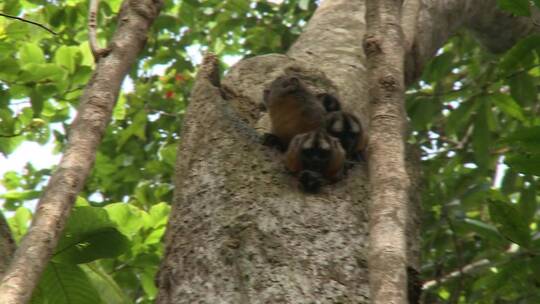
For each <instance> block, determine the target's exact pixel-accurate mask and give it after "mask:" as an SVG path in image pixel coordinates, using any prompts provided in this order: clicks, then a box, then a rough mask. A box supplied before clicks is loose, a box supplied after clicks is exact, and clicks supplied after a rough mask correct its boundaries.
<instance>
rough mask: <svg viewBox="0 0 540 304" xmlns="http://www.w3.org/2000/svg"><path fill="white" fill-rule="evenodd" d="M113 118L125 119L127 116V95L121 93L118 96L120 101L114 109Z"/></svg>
mask: <svg viewBox="0 0 540 304" xmlns="http://www.w3.org/2000/svg"><path fill="white" fill-rule="evenodd" d="M113 118H114V120H124V119H125V118H126V96H125V95H124V94H120V96H119V97H118V102H116V105H115V106H114V109H113Z"/></svg>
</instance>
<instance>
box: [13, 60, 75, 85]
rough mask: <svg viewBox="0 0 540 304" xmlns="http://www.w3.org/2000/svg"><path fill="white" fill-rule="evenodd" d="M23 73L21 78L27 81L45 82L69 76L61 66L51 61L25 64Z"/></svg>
mask: <svg viewBox="0 0 540 304" xmlns="http://www.w3.org/2000/svg"><path fill="white" fill-rule="evenodd" d="M23 71H24V72H23V73H22V74H21V78H23V79H24V80H25V81H27V82H30V81H36V82H38V81H39V82H45V81H47V80H50V81H61V80H64V79H66V78H67V73H66V71H65V70H64V69H62V68H61V67H58V66H56V65H54V64H50V63H43V64H37V63H30V64H25V65H24V66H23Z"/></svg>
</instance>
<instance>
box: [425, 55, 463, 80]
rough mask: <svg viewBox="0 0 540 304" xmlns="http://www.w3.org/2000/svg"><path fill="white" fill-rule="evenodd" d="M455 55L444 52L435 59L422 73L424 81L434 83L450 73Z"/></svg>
mask: <svg viewBox="0 0 540 304" xmlns="http://www.w3.org/2000/svg"><path fill="white" fill-rule="evenodd" d="M454 57H455V54H454V53H451V52H445V53H442V54H441V55H439V56H437V57H435V58H434V59H433V60H432V61H431V63H430V64H429V65H428V67H427V68H426V69H425V71H424V77H423V78H424V79H425V80H426V81H429V82H435V81H437V80H440V79H442V78H443V77H444V76H446V75H448V74H449V73H450V71H452V67H453V66H454Z"/></svg>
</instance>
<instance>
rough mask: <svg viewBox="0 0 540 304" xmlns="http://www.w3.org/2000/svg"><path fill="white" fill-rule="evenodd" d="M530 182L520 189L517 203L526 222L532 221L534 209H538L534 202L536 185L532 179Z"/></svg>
mask: <svg viewBox="0 0 540 304" xmlns="http://www.w3.org/2000/svg"><path fill="white" fill-rule="evenodd" d="M530 182H531V185H530V186H529V187H527V188H525V189H523V190H522V191H521V195H520V197H519V203H518V208H519V210H520V211H521V215H522V216H523V218H524V219H525V220H526V222H527V223H531V222H532V220H533V219H534V216H535V214H536V211H537V210H538V204H537V202H536V187H535V186H534V181H530Z"/></svg>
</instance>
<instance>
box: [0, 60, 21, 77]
mask: <svg viewBox="0 0 540 304" xmlns="http://www.w3.org/2000/svg"><path fill="white" fill-rule="evenodd" d="M0 66H1V67H2V68H1V69H0V80H5V81H13V80H15V79H17V78H18V77H17V76H18V74H19V70H20V67H19V62H18V61H17V60H15V59H13V58H4V59H0Z"/></svg>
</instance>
